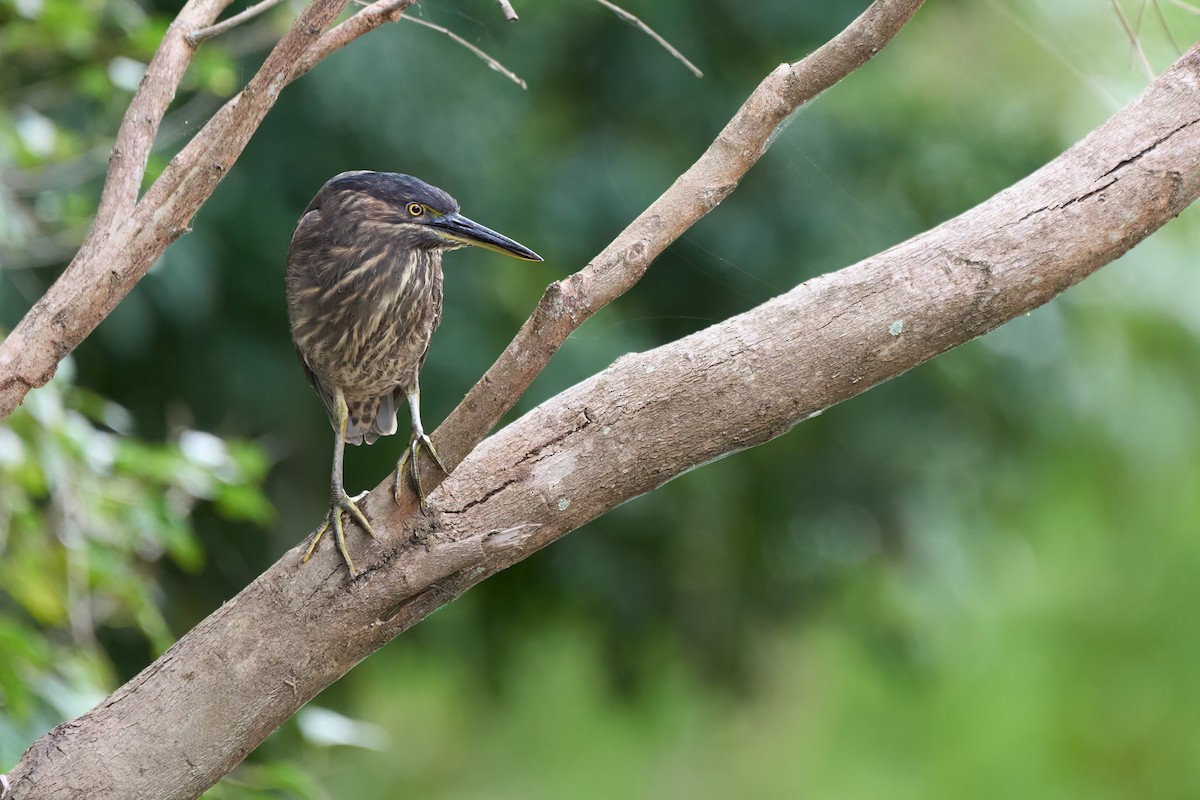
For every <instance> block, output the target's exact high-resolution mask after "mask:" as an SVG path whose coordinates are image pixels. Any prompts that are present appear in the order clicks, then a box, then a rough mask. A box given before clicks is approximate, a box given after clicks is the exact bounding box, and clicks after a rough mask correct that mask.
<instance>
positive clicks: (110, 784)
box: [9, 48, 1200, 800]
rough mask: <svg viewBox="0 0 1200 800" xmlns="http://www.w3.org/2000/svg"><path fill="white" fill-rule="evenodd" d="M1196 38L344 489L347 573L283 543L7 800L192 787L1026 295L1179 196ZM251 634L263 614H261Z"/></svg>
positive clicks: (1156, 218)
mask: <svg viewBox="0 0 1200 800" xmlns="http://www.w3.org/2000/svg"><path fill="white" fill-rule="evenodd" d="M1198 121H1200V49H1198V48H1193V49H1192V50H1191V51H1190V52H1189V53H1188V54H1187V55H1186V56H1184V57H1183V58H1182V59H1181V60H1180V61H1179V62H1178V63H1177V64H1176V65H1175V66H1174V67H1173V68H1172V69H1171V70H1170V71H1168V72H1167V73H1166V74H1165V75H1164V76H1163V77H1162V78H1160V79H1159V80H1157V81H1156V82H1155V83H1154V84H1153V85H1152V86H1151V87H1150V88H1149V89H1148V90H1147V92H1145V93H1144V94H1143V95H1142V96H1141V97H1140V98H1138V99H1137V100H1135V101H1134V102H1133V103H1132V104H1131V105H1130V106H1129V107H1127V108H1126V109H1124V110H1122V111H1121V112H1119V113H1118V114H1117V115H1116V116H1115V117H1113V118H1112V119H1111V120H1109V121H1108V122H1106V123H1105V124H1104V125H1102V126H1101V127H1100V128H1099V129H1097V130H1096V131H1095V132H1094V133H1093V134H1091V135H1090V136H1088V137H1087V138H1086V139H1085V140H1084V141H1082V142H1081V143H1079V144H1078V145H1076V146H1075V147H1073V148H1072V149H1071V150H1069V151H1068V152H1066V153H1065V154H1063V155H1062V156H1060V157H1059V158H1058V159H1056V160H1055V161H1053V162H1051V163H1050V164H1049V165H1047V166H1046V167H1044V168H1043V169H1041V170H1039V171H1038V172H1037V173H1035V174H1034V175H1032V176H1030V177H1029V178H1027V179H1026V180H1024V181H1022V182H1020V183H1019V184H1017V185H1015V186H1013V187H1011V188H1010V189H1007V190H1005V191H1003V192H1001V193H1000V194H998V195H996V196H995V197H993V198H991V199H990V200H988V201H987V202H985V203H983V204H981V205H980V206H978V207H976V208H975V209H972V210H970V211H968V212H966V213H964V214H962V215H961V216H959V217H957V218H955V219H953V220H950V221H949V222H947V223H945V224H943V225H941V226H939V227H937V228H935V229H933V230H931V231H928V232H926V233H924V234H922V235H920V236H917V237H915V238H913V239H911V240H909V241H907V242H905V243H903V244H900V245H897V246H896V247H893V248H892V249H890V250H888V251H886V252H884V253H881V254H879V255H877V256H874V257H872V258H869V259H867V260H865V261H862V262H860V263H858V264H856V265H853V266H851V267H847V268H846V269H843V270H841V271H839V272H835V273H831V274H829V275H825V276H822V277H819V278H816V279H814V280H811V281H808V282H806V283H804V284H802V285H801V286H799V287H797V288H796V289H794V290H792V291H790V292H788V293H787V294H785V295H782V296H780V297H778V298H776V299H774V300H771V301H769V302H767V303H765V304H763V305H762V306H759V307H758V308H756V309H754V310H752V311H749V312H747V313H745V314H742V315H740V316H738V317H735V318H733V319H730V320H727V321H725V322H723V323H720V324H718V325H715V326H713V327H711V328H708V329H707V330H704V331H701V332H699V333H697V334H694V335H692V336H689V337H687V338H684V339H681V340H679V341H677V342H674V343H672V344H669V345H666V346H663V347H660V348H657V349H655V350H651V351H649V352H646V353H640V354H632V355H628V356H625V357H623V358H621V359H619V360H618V361H617V362H616V363H614V364H613V365H612V366H611V367H609V368H608V369H607V370H605V371H604V372H602V373H600V374H598V375H596V376H595V377H593V378H591V379H589V380H587V381H584V382H583V383H580V384H578V385H577V386H575V387H572V388H571V389H568V390H567V391H565V392H563V393H561V394H559V395H558V396H556V397H554V398H552V399H550V400H548V401H547V402H546V403H543V404H542V405H541V406H539V407H538V408H536V409H534V410H533V411H531V412H530V413H528V414H526V415H525V416H523V417H522V418H521V419H519V420H517V421H516V422H514V423H513V424H511V425H509V426H508V427H506V428H504V429H503V430H501V431H499V432H498V433H496V434H495V435H493V436H492V437H490V438H489V439H487V440H486V441H484V442H483V443H482V444H481V445H480V446H479V447H477V448H475V449H474V450H473V451H472V452H471V453H470V455H468V456H467V457H466V458H465V459H464V460H463V461H462V463H461V464H460V465H459V467H458V468H457V469H456V470H455V471H454V473H453V474H452V475H451V476H450V477H449V478H447V479H446V481H445V482H444V483H443V484H442V485H441V486H440V487H439V489H438V490H436V491H435V492H433V493H432V494H431V497H430V505H431V513H430V514H429V515H428V516H422V515H419V514H416V515H412V514H406V513H404V512H403V511H402V510H401V509H399V508H397V507H396V506H395V504H394V503H393V502H392V500H391V497H390V483H389V482H388V481H385V482H384V483H382V484H381V485H380V486H379V487H377V488H376V489H375V490H374V491H373V492H372V493H371V495H370V496H369V497H368V498H367V499H366V501H365V509H366V511H367V514H368V515H369V516H370V517H372V521H373V523H374V526H375V529H376V531H378V532H379V533H380V534H381V537H382V541H381V542H380V543H378V544H372V543H370V542H369V541H368V540H366V539H365V537H355V538H354V540H353V541H352V548H353V550H354V551H355V552H354V557H355V561H356V563H359V564H361V565H364V567H365V569H364V571H363V574H362V576H361V577H360V578H359V579H358V580H356V581H353V582H350V581H348V579H347V577H346V573H345V569H344V567H343V565H342V563H341V560H340V559H339V558H338V556H337V555H336V554H335V553H333V552H332V551H331V550H330V549H327V548H322V550H321V551H320V553H319V554H318V555H317V556H316V557H315V559H314V561H313V562H312V563H310V564H309V565H307V566H306V567H301V566H300V564H299V563H298V561H299V553H300V547H299V546H297V548H295V549H293V550H292V551H290V552H289V553H287V554H286V555H285V557H284V558H283V559H282V560H281V561H279V562H278V563H277V564H275V565H274V566H273V567H271V568H270V569H269V570H268V571H267V572H266V573H264V574H263V575H262V576H261V577H259V578H258V579H257V580H256V581H255V582H254V583H252V584H251V585H250V586H248V587H247V588H246V589H245V590H244V591H242V592H241V593H240V594H239V595H238V596H237V597H236V598H234V599H233V600H231V601H230V602H228V603H226V604H225V605H224V606H222V607H221V608H220V609H218V610H217V611H216V612H214V613H213V614H212V615H211V616H210V617H209V618H208V619H206V620H205V621H204V622H202V623H201V624H200V625H199V626H197V628H196V629H195V630H193V631H192V632H191V633H189V634H188V635H187V636H185V637H184V638H183V639H181V640H180V641H179V642H178V643H177V644H176V645H175V646H174V647H172V648H171V649H170V650H169V651H168V652H167V653H166V654H165V655H164V656H163V657H162V658H160V659H159V660H158V661H156V662H155V663H154V664H152V665H151V666H150V667H148V668H147V669H146V670H145V671H143V672H142V673H141V674H140V675H138V676H137V677H136V678H135V679H134V680H132V681H131V682H130V683H128V684H127V685H126V686H124V687H122V688H121V689H119V690H118V691H117V692H115V693H114V694H113V695H112V696H110V697H109V698H108V699H107V700H105V701H104V702H103V703H101V704H100V705H99V706H97V707H96V708H95V709H93V710H92V711H90V712H88V713H87V714H85V715H84V716H82V717H80V718H79V719H77V720H74V721H72V722H69V723H66V724H64V725H62V726H59V727H58V728H56V729H55V730H53V731H51V732H50V733H49V734H47V736H45V737H43V738H42V739H41V740H39V741H38V742H37V743H36V744H35V745H34V746H33V747H32V748H31V749H30V750H29V751H28V752H27V753H26V755H25V757H24V758H23V759H22V761H21V762H20V763H19V764H18V765H17V767H16V768H15V770H14V771H12V772H11V773H9V778H10V780H11V783H12V786H13V796H14V797H17V798H22V799H23V800H26V799H27V798H33V797H37V798H59V797H63V798H66V797H83V796H87V797H94V798H107V797H114V798H115V797H121V798H141V797H146V798H150V797H154V798H175V797H193V796H195V794H197V793H198V791H199V790H200V789H202V788H204V787H205V786H207V785H209V784H210V783H211V782H213V781H215V780H216V779H217V778H218V777H219V776H220V775H221V774H223V772H224V771H225V770H227V769H229V768H230V767H231V766H232V765H233V764H235V763H236V762H237V761H238V760H240V759H241V758H242V757H244V755H245V754H246V753H247V752H249V750H250V749H252V748H253V746H254V745H255V744H257V743H258V742H259V741H261V740H262V738H263V737H265V736H266V735H267V734H268V733H269V732H270V731H271V730H272V729H274V727H275V726H276V725H278V724H279V723H281V722H282V721H284V720H285V719H287V717H288V716H290V715H291V714H292V713H293V712H294V711H295V710H296V709H297V708H299V707H300V706H301V705H302V704H303V703H304V702H306V701H307V700H308V699H310V698H311V697H313V696H314V695H315V694H317V693H318V692H319V691H320V690H321V689H323V688H324V687H326V686H327V685H328V684H329V683H331V682H332V681H333V680H336V679H337V678H338V677H339V676H341V675H342V674H344V673H345V672H346V671H347V670H348V669H350V667H351V666H353V665H354V664H355V663H357V662H358V661H359V660H360V659H362V658H364V657H366V656H367V655H368V654H370V653H371V652H373V651H374V650H375V649H377V648H378V647H380V646H382V645H383V644H384V643H386V642H387V641H389V640H390V639H392V638H393V637H394V636H396V635H397V634H399V633H401V632H402V631H404V630H406V629H407V628H409V627H411V626H412V625H414V624H415V623H416V622H418V621H419V620H421V619H422V618H423V617H424V616H426V615H427V614H429V613H430V612H431V611H433V610H434V609H436V608H437V607H439V606H441V605H443V604H444V603H446V602H448V601H449V600H451V599H452V598H454V597H455V596H457V595H458V594H459V593H461V592H462V591H464V590H466V589H467V588H469V587H470V586H472V585H474V584H475V583H477V582H479V581H481V580H483V579H485V578H486V577H488V576H489V575H491V574H493V573H495V572H496V571H498V570H500V569H503V568H505V567H506V566H509V565H511V564H512V563H515V562H516V561H519V560H520V559H522V558H524V557H526V556H528V555H529V554H530V553H532V552H534V551H535V550H537V549H538V548H540V547H543V546H545V545H546V544H548V543H550V542H552V541H554V540H555V539H557V538H559V537H561V536H562V535H564V534H565V533H567V532H569V531H571V530H573V529H575V528H577V527H579V526H580V525H582V524H584V523H585V522H587V521H588V520H590V519H593V518H594V517H596V516H598V515H599V514H602V513H604V512H605V511H607V510H609V509H611V508H613V507H614V506H616V505H618V504H619V503H621V502H624V501H625V500H627V499H629V498H631V497H634V496H636V495H638V494H641V493H643V492H646V491H649V490H651V489H653V488H654V487H656V486H659V485H661V484H662V483H664V482H665V481H667V480H670V479H671V478H672V477H674V476H676V475H679V474H681V473H683V472H685V471H687V470H688V469H690V468H692V467H694V466H696V465H699V464H703V463H705V462H706V461H709V460H712V459H714V458H717V457H719V456H721V455H723V454H726V453H730V452H734V451H736V450H739V449H742V448H745V447H750V446H753V445H755V444H758V443H761V442H764V441H767V440H769V439H771V438H773V437H775V436H779V435H781V434H782V433H784V432H786V431H787V430H789V429H790V428H791V427H792V426H794V425H795V424H796V423H798V422H800V421H802V420H804V419H806V418H808V417H810V416H812V415H813V414H816V413H818V412H820V411H821V410H823V409H826V408H828V407H829V406H831V405H833V404H835V403H837V402H840V401H841V400H844V399H847V398H849V397H852V396H854V395H856V394H858V393H859V392H862V391H864V390H866V389H867V388H869V387H870V386H873V385H875V384H878V383H879V382H881V381H884V380H887V379H888V378H891V377H894V376H896V375H899V374H901V373H903V372H904V371H906V370H908V369H910V368H911V367H913V366H915V365H917V364H920V363H922V362H924V361H926V360H928V359H930V358H933V357H934V356H936V355H938V354H939V353H942V352H944V351H946V350H948V349H950V348H951V347H954V346H956V345H958V344H961V343H963V342H966V341H968V340H969V339H971V338H972V337H975V336H978V335H980V334H982V333H984V332H986V331H988V330H991V329H992V328H994V327H996V326H998V325H1000V324H1002V323H1003V322H1005V321H1007V320H1009V319H1011V318H1013V317H1014V316H1017V315H1019V314H1021V313H1024V312H1026V311H1028V310H1030V309H1033V308H1035V307H1037V306H1039V305H1041V304H1043V303H1045V302H1047V301H1048V300H1050V299H1051V298H1053V297H1054V296H1055V295H1057V294H1058V293H1059V292H1061V291H1062V290H1063V289H1065V288H1067V287H1068V286H1071V285H1072V284H1074V283H1076V282H1078V281H1080V280H1082V279H1083V278H1084V277H1086V276H1087V275H1089V274H1091V273H1092V272H1093V271H1095V270H1096V269H1098V268H1099V267H1101V266H1103V265H1104V264H1106V263H1109V262H1111V261H1112V260H1113V259H1115V258H1117V257H1118V256H1120V255H1121V254H1122V253H1124V252H1125V251H1127V250H1128V249H1129V248H1131V247H1132V246H1133V245H1135V244H1136V243H1137V242H1139V241H1141V240H1142V239H1144V238H1145V237H1146V236H1148V235H1150V234H1151V233H1152V232H1153V231H1155V230H1156V229H1157V228H1158V227H1160V226H1161V225H1163V224H1164V223H1165V222H1167V221H1168V220H1170V219H1171V218H1173V217H1174V216H1176V215H1177V214H1178V213H1179V212H1180V211H1181V210H1183V209H1184V208H1185V207H1186V206H1187V205H1188V204H1189V203H1191V202H1192V201H1193V200H1194V199H1195V198H1196V196H1197V195H1198V194H1200V159H1198V158H1197V153H1198V152H1200V125H1197V122H1198ZM264 632H270V633H269V635H264Z"/></svg>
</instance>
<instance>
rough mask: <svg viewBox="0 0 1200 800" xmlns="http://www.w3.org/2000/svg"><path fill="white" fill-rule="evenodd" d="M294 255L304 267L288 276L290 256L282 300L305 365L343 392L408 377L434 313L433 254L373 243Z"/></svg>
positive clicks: (371, 389)
mask: <svg viewBox="0 0 1200 800" xmlns="http://www.w3.org/2000/svg"><path fill="white" fill-rule="evenodd" d="M297 260H298V261H300V262H301V266H303V264H304V262H306V261H307V263H308V269H303V268H301V269H299V270H296V272H297V273H298V276H299V279H298V280H293V270H292V265H291V263H289V279H288V300H289V303H288V306H289V313H290V315H291V319H292V334H293V338H294V339H295V342H296V346H297V348H298V349H299V350H300V353H301V355H302V356H303V357H304V359H305V361H306V362H307V363H308V364H309V367H310V369H312V370H313V371H314V372H315V373H316V374H317V376H318V377H320V378H321V379H322V380H323V381H326V382H327V383H329V384H331V385H334V386H339V387H341V388H342V389H343V391H345V393H346V394H347V395H375V394H381V393H384V392H387V391H391V390H392V389H394V388H396V387H397V386H410V385H413V384H415V383H416V375H417V371H418V370H419V369H420V366H421V363H422V362H423V361H424V358H425V353H426V351H427V350H428V348H429V341H430V339H431V338H432V336H433V332H434V330H436V328H437V326H438V324H439V323H440V321H441V308H442V269H441V259H440V255H439V254H438V253H436V252H433V251H418V250H407V249H404V248H402V247H396V246H391V245H388V244H386V243H376V245H375V246H373V247H368V248H364V249H362V250H359V251H357V252H355V251H353V250H350V251H347V252H345V253H334V252H331V251H330V250H326V251H325V253H324V254H321V253H317V254H314V255H313V256H312V257H311V258H309V259H305V258H303V257H301V258H299V259H297ZM322 262H324V263H322Z"/></svg>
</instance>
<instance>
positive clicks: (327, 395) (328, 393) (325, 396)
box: [296, 347, 337, 431]
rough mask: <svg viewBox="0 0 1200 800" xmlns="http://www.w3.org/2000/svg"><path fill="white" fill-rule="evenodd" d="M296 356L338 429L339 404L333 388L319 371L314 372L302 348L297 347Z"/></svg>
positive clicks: (330, 421)
mask: <svg viewBox="0 0 1200 800" xmlns="http://www.w3.org/2000/svg"><path fill="white" fill-rule="evenodd" d="M296 357H297V358H299V359H300V366H302V367H304V377H306V378H308V383H309V385H310V386H312V387H313V389H314V390H315V391H316V393H317V396H318V397H320V398H321V403H322V404H323V405H324V406H325V413H326V414H327V415H328V416H329V424H330V425H332V426H333V429H334V430H335V431H336V430H337V406H336V404H335V402H334V399H333V390H332V389H330V388H329V387H328V386H326V385H325V384H324V383H323V382H322V381H321V379H320V378H318V377H317V373H315V372H313V370H312V367H310V366H309V365H308V362H307V361H305V360H304V354H303V353H301V352H300V348H298V347H297V348H296Z"/></svg>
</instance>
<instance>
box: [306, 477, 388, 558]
mask: <svg viewBox="0 0 1200 800" xmlns="http://www.w3.org/2000/svg"><path fill="white" fill-rule="evenodd" d="M364 494H365V493H364ZM362 497H363V495H359V496H358V497H357V498H355V499H354V500H351V499H350V497H349V496H348V495H347V494H346V493H345V492H343V493H342V496H341V497H338V498H336V499H334V501H333V503H332V504H331V505H330V506H329V513H327V514H326V515H325V521H324V522H322V523H321V527H320V528H318V529H317V532H316V533H315V534H313V538H312V541H311V542H309V545H308V549H307V550H306V551H305V552H304V557H303V558H301V559H300V563H301V564H304V563H307V562H308V559H310V558H312V554H313V553H314V552H315V551H316V549H317V543H318V542H320V541H321V537H322V536H324V535H325V531H327V530H329V528H330V527H331V526H332V527H333V537H334V541H335V542H336V544H337V549H338V552H339V553H341V554H342V559H343V560H344V561H345V562H346V568H347V569H348V570H350V577H351V578H356V577H358V573H357V572H355V571H354V562H353V561H351V560H350V551H349V550H348V549H347V548H346V531H345V528H344V526H343V524H342V513H343V512H345V513H347V514H349V515H350V516H351V518H353V520H354V521H355V522H357V523H358V525H359V527H360V528H362V529H363V530H364V531H366V532H367V535H369V536H370V537H371V538H372V539H376V540H378V539H379V537H378V536H376V535H375V529H374V528H372V527H371V523H370V522H367V518H366V517H365V516H364V515H363V513H362V511H361V510H360V509H359V507H358V505H357V504H356V503H355V500H361V499H362Z"/></svg>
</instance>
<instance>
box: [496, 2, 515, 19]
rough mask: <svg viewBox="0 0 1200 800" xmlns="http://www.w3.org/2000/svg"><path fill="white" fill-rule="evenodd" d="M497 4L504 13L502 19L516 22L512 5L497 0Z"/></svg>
mask: <svg viewBox="0 0 1200 800" xmlns="http://www.w3.org/2000/svg"><path fill="white" fill-rule="evenodd" d="M498 2H499V3H500V8H501V10H502V11H504V18H505V19H506V20H508V21H509V22H516V21H517V11H516V9H514V8H513V7H512V3H510V2H508V0H498Z"/></svg>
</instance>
